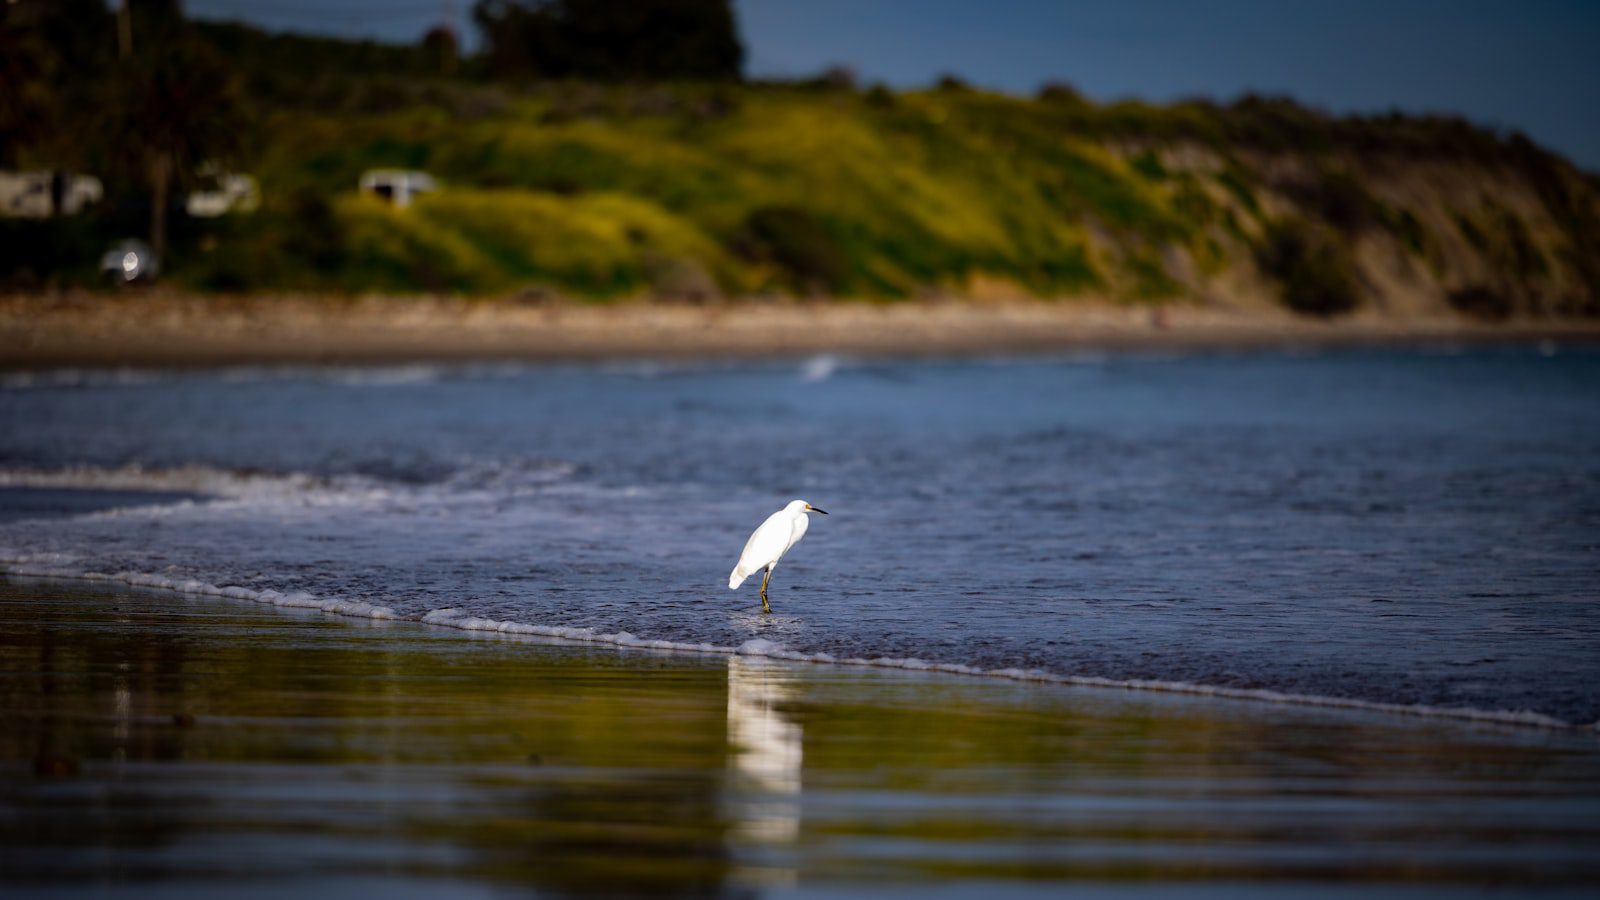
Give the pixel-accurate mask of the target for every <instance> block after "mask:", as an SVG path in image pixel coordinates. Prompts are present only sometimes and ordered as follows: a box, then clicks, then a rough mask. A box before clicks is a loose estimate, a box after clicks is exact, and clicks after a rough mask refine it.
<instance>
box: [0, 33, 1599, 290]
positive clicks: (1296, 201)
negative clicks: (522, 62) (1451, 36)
mask: <svg viewBox="0 0 1600 900" xmlns="http://www.w3.org/2000/svg"><path fill="white" fill-rule="evenodd" d="M199 33H200V34H201V35H202V36H203V38H204V40H205V41H207V42H208V43H209V44H210V45H212V46H214V47H220V48H222V51H223V54H224V55H225V56H226V57H227V59H228V60H230V62H231V64H232V65H233V66H235V67H236V70H237V76H236V77H237V79H238V83H239V89H240V91H241V94H242V96H243V97H244V98H245V102H246V103H247V108H248V110H249V115H248V117H247V119H248V125H244V126H241V129H242V132H241V135H242V137H243V140H241V141H239V142H238V143H239V146H238V147H237V150H236V152H235V153H234V154H233V162H232V165H233V167H234V168H235V169H237V170H239V171H248V172H252V173H253V174H255V175H256V177H257V178H258V179H259V181H260V184H261V187H262V192H263V205H262V207H261V209H260V211H259V212H258V213H256V214H253V215H235V216H230V217H227V218H224V219H221V220H210V221H198V220H197V221H177V222H175V224H174V239H173V246H172V249H171V252H170V254H169V265H168V273H169V277H170V279H171V280H173V281H176V282H177V283H179V284H181V285H184V286H188V287H192V288H196V289H218V290H239V289H249V290H311V291H320V290H329V291H339V292H366V291H384V292H417V291H421V292H455V293H463V294H469V295H477V294H496V295H498V294H508V293H518V292H528V293H529V295H530V296H532V295H539V294H543V293H549V292H553V293H559V294H564V295H569V296H574V297H585V298H595V299H606V298H616V297H623V296H632V295H641V294H652V295H657V296H667V297H685V298H691V299H703V298H708V297H713V296H750V295H757V296H763V295H790V296H830V297H833V296H842V297H862V298H882V299H892V298H902V297H913V296H926V295H952V296H972V295H975V296H989V295H995V294H1017V295H1030V296H1037V297H1046V298H1055V297H1070V296H1081V295H1094V296H1100V297H1107V298H1113V299H1116V300H1121V301H1128V302H1161V301H1172V300H1184V301H1198V302H1209V303H1223V304H1229V303H1232V304H1249V303H1262V302H1273V303H1279V302H1282V303H1287V304H1289V305H1290V306H1291V307H1293V308H1296V309H1299V310H1302V311H1305V312H1309V313H1316V314H1336V313H1341V312H1346V311H1350V310H1353V309H1359V308H1362V307H1375V308H1378V309H1381V310H1386V311H1402V310H1410V309H1421V310H1426V309H1429V308H1434V307H1442V306H1445V305H1454V306H1456V307H1457V308H1459V309H1462V310H1463V311H1466V312H1468V313H1471V314H1473V315H1481V316H1490V317H1499V316H1504V315H1511V314H1531V315H1573V314H1580V315H1592V314H1595V313H1596V312H1597V311H1600V191H1597V189H1596V183H1595V180H1594V179H1593V178H1592V177H1589V176H1587V175H1585V174H1583V173H1581V172H1579V171H1578V170H1576V169H1575V168H1573V167H1572V166H1571V165H1570V164H1568V163H1567V162H1565V161H1564V160H1562V159H1560V158H1559V157H1557V156H1555V155H1553V154H1550V153H1548V152H1545V151H1543V150H1541V149H1540V148H1538V147H1536V146H1534V145H1533V144H1531V143H1530V142H1528V141H1527V140H1526V139H1524V138H1521V137H1517V136H1511V137H1507V136H1503V135H1499V134H1496V133H1493V132H1490V131H1487V130H1484V129H1480V128H1477V127H1474V126H1472V125H1470V124H1468V123H1465V122H1462V121H1459V120H1454V119H1438V118H1407V117H1399V116H1390V117H1380V118H1337V117H1331V116H1328V115H1324V114H1322V113H1319V112H1316V111H1313V110H1308V109H1305V108H1303V107H1300V106H1297V105H1295V104H1294V103H1292V102H1289V101H1281V100H1261V99H1256V98H1249V99H1246V100H1243V101H1240V102H1237V103H1233V104H1230V105H1217V104H1212V103H1208V102H1194V103H1185V104H1178V105H1173V106H1149V105H1144V104H1137V103H1125V104H1117V105H1096V104H1093V103H1091V102H1088V101H1086V100H1084V99H1082V98H1081V97H1079V96H1077V95H1076V94H1075V93H1073V92H1072V91H1070V90H1068V89H1064V88H1054V89H1047V90H1045V91H1042V92H1041V93H1040V95H1039V96H1037V97H1033V98H1021V97H1014V96H1007V95H1001V94H995V93H989V92H984V91H979V90H973V89H970V88H968V87H965V86H963V85H961V84H959V83H955V82H950V83H946V84H944V85H942V86H940V87H936V88H932V89H929V90H923V91H910V92H903V93H896V92H890V91H887V90H884V89H882V88H871V89H861V88H858V87H856V86H854V85H852V84H850V83H849V81H848V80H846V79H840V78H834V79H819V80H818V81H817V82H815V83H804V84H738V83H702V84H672V83H664V84H634V85H601V84H591V83H580V82H559V83H552V82H534V81H528V82H521V83H514V82H511V83H508V82H492V81H489V80H488V79H487V78H485V77H483V76H482V75H481V74H478V73H475V72H474V70H473V68H472V66H471V65H470V61H469V64H468V65H466V66H464V67H463V69H462V71H461V72H460V73H459V74H456V75H454V76H451V77H444V76H427V75H416V74H412V73H414V72H416V70H417V68H418V66H419V61H418V57H417V55H416V53H417V51H415V50H414V49H410V48H389V49H385V48H379V47H377V46H376V45H360V44H345V43H343V42H339V41H332V40H322V39H318V40H310V39H300V38H270V37H267V36H265V35H261V34H260V33H258V32H253V31H251V30H249V29H245V28H241V27H238V26H219V25H210V26H205V27H203V28H201V29H199ZM286 60H288V61H290V64H289V65H285V61H286ZM21 156H22V157H23V160H22V161H23V162H42V161H43V153H42V152H32V151H29V150H26V149H24V151H23V152H22V154H21ZM377 167H395V168H408V169H422V170H425V171H427V172H429V173H431V174H432V175H433V176H435V177H436V178H437V179H439V180H440V182H441V184H442V189H441V190H440V191H438V192H436V193H433V194H430V195H425V196H423V197H422V198H421V199H419V200H418V202H417V203H415V204H414V205H413V206H412V207H411V208H409V209H404V210H401V209H395V208H392V207H390V206H388V205H386V204H384V203H382V202H381V201H378V200H376V199H374V198H371V197H365V196H361V195H359V194H358V192H357V190H356V185H357V180H358V179H359V177H360V175H361V173H362V172H363V171H365V170H367V169H369V168H377ZM135 221H136V220H134V219H131V218H129V217H128V216H127V215H126V214H124V215H123V218H122V220H120V223H119V224H120V225H122V226H123V227H125V228H126V227H133V225H134V222H135ZM6 227H7V228H8V229H13V230H14V229H15V228H16V227H17V226H16V225H15V224H12V223H8V224H7V226H6ZM62 227H65V226H57V229H58V230H60V228H62ZM80 227H88V226H80ZM98 227H102V228H105V227H110V226H107V225H106V224H105V223H104V222H102V223H101V224H100V226H98ZM34 240H35V242H37V240H39V239H38V238H37V237H35V238H34ZM80 243H82V244H83V245H85V246H88V245H91V244H92V242H90V241H80ZM36 258H37V256H36ZM35 274H37V273H35ZM50 277H53V278H55V279H56V280H58V281H59V280H62V279H67V280H71V279H74V278H76V279H82V278H84V277H86V274H85V271H84V270H83V269H82V268H79V269H74V270H71V271H67V270H66V269H63V270H62V271H58V272H56V273H54V274H53V275H51V276H50Z"/></svg>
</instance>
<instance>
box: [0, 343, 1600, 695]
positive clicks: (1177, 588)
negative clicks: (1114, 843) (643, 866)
mask: <svg viewBox="0 0 1600 900" xmlns="http://www.w3.org/2000/svg"><path fill="white" fill-rule="evenodd" d="M3 384H4V385H5V389H4V390H0V426H3V427H0V483H9V484H13V485H25V486H32V487H51V486H98V487H113V488H130V487H144V488H151V489H163V490H173V491H200V492H204V493H209V494H213V495H216V496H217V497H219V499H218V500H215V501H213V502H209V503H183V504H179V505H176V506H161V507H151V506H145V507H140V508H136V509H128V510H124V511H114V512H102V513H98V514H94V515H88V516H79V517H69V518H56V519H52V520H48V521H38V520H30V521H21V522H10V523H6V524H0V566H3V567H5V568H6V569H9V570H10V571H13V572H57V573H62V572H68V573H71V572H78V573H81V572H93V573H100V574H106V575H124V574H127V573H132V574H133V575H138V576H140V578H141V579H142V580H143V581H145V582H147V583H152V584H168V585H174V586H182V585H185V584H188V586H189V587H190V588H191V589H195V590H217V589H229V590H230V591H231V592H232V593H234V594H237V595H240V596H246V595H248V596H257V597H262V596H264V597H265V598H267V599H272V600H278V601H285V602H292V603H303V604H312V605H334V604H337V605H338V608H340V609H343V610H345V611H349V612H355V613H358V614H359V613H365V614H374V613H375V614H378V615H383V614H386V612H392V613H393V614H394V615H397V616H400V617H423V616H430V614H431V618H432V619H433V620H434V621H452V622H454V623H456V624H465V625H471V626H477V627H488V628H501V627H524V626H533V627H539V628H544V629H547V630H552V631H562V632H563V633H566V632H565V631H564V630H565V629H588V630H589V631H587V632H585V633H589V634H593V635H595V636H605V635H611V636H615V635H619V634H621V635H622V638H621V640H623V641H624V642H632V641H667V642H674V643H682V644H687V645H706V646H714V647H718V648H726V649H735V648H740V647H744V648H746V649H747V650H753V651H756V652H772V651H774V650H777V651H779V652H785V651H786V652H791V653H794V654H811V655H814V654H827V655H831V656H833V657H840V658H871V659H876V658H884V659H890V660H901V661H905V660H917V661H923V662H930V663H937V664H947V665H951V666H960V667H971V668H974V669H982V670H994V669H1003V670H1028V671H1031V672H1035V673H1048V674H1053V675H1058V676H1069V677H1089V678H1103V679H1112V680H1146V681H1159V682H1177V683H1184V684H1190V685H1196V686H1200V687H1202V688H1206V687H1214V688H1227V689H1242V690H1266V691H1273V692H1280V693H1286V694H1294V695H1302V696H1307V697H1323V698H1341V699H1350V700H1359V701H1364V702H1373V703H1381V704H1400V705H1425V706H1427V707H1435V708H1452V709H1462V710H1478V711H1482V712H1485V713H1489V714H1494V715H1502V714H1508V713H1516V712H1519V711H1527V712H1531V713H1534V714H1537V716H1539V717H1544V719H1543V720H1550V721H1556V720H1558V721H1560V722H1566V723H1576V724H1584V725H1588V724H1592V723H1595V722H1596V721H1597V720H1600V689H1597V688H1596V685H1597V684H1600V602H1597V596H1596V594H1597V590H1596V585H1597V584H1600V577H1597V576H1600V552H1597V551H1600V415H1597V411H1600V404H1597V403H1596V387H1597V385H1600V352H1597V351H1595V350H1584V349H1575V348H1560V349H1559V351H1558V352H1554V353H1553V354H1552V353H1551V352H1550V348H1548V347H1547V348H1545V349H1544V352H1541V351H1540V350H1537V349H1534V348H1497V349H1479V350H1469V351H1462V352H1454V353H1440V352H1425V351H1416V352H1409V351H1381V352H1380V351H1349V352H1335V353H1324V354H1313V355H1305V354H1289V353H1283V354H1274V353H1259V354H1248V355H1195V356H1180V357H1160V356H1140V355H1111V356H1082V357H1074V358H1068V359H1060V360H1043V361H1039V360H1033V361H968V362H893V363H890V362H883V363H876V362H852V361H848V360H836V359H831V358H818V359H813V360H808V361H804V362H796V363H783V364H771V365H764V366H752V365H735V364H726V365H723V364H718V365H703V366H682V365H644V364H632V365H616V366H563V367H519V366H502V365H494V366H476V367H460V368H450V367H433V366H408V367H397V368H388V369H345V368H326V369H318V368H289V369H272V368H268V369H235V370H224V371H221V372H210V373H188V374H173V373H151V372H131V373H115V372H112V373H97V372H58V373H32V374H28V375H22V376H18V375H13V376H8V378H7V380H6V381H5V382H3ZM794 497H803V498H805V499H807V500H810V501H811V502H813V503H815V504H816V505H818V506H820V507H822V508H825V509H828V510H829V511H830V512H831V513H833V515H831V516H829V517H827V518H822V519H818V520H816V521H815V522H814V523H813V527H812V528H811V531H810V533H809V534H808V535H807V537H806V539H805V541H804V542H803V543H802V544H800V545H799V546H798V547H797V548H796V550H795V551H794V552H793V553H792V554H791V555H790V557H788V558H786V559H785V560H784V562H783V563H782V565H780V567H779V568H778V571H777V573H776V575H775V576H774V578H773V591H772V596H773V605H774V608H775V611H776V612H775V614H774V615H772V616H770V617H764V616H762V615H760V614H759V608H760V607H759V603H758V601H757V598H756V592H755V588H756V585H755V584H753V583H752V584H747V585H746V587H745V588H744V589H743V590H741V591H740V592H738V593H730V592H729V591H728V590H727V589H726V579H727V573H728V570H729V569H730V568H732V565H733V562H734V560H735V558H736V557H737V554H738V551H739V549H740V547H741V546H742V545H743V542H744V539H745V537H746V536H747V535H748V534H749V531H750V529H752V528H753V527H754V526H755V525H756V524H757V523H759V522H760V521H761V519H762V518H763V517H764V516H765V515H766V514H768V513H769V512H771V511H772V510H774V509H776V508H778V507H779V506H781V505H782V504H783V503H784V502H786V501H787V500H789V499H792V498H794ZM128 577H132V575H129V576H128ZM135 580H140V579H135ZM440 610H444V611H443V612H440ZM507 623H510V625H509V626H508V625H507ZM913 664H916V663H913ZM1530 718H1532V717H1530Z"/></svg>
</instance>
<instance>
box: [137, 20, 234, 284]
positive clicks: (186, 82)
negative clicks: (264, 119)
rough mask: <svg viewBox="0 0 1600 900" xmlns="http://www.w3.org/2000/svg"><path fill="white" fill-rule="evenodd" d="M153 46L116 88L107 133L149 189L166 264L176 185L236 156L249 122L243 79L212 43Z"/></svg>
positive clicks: (177, 40)
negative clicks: (210, 163)
mask: <svg viewBox="0 0 1600 900" xmlns="http://www.w3.org/2000/svg"><path fill="white" fill-rule="evenodd" d="M151 43H152V44H153V46H147V47H146V48H144V49H141V50H140V51H139V52H138V53H137V54H136V55H135V58H134V59H133V60H132V61H130V62H129V63H127V64H126V66H125V67H124V68H123V69H122V70H121V72H120V74H119V77H118V78H117V80H116V82H115V83H114V84H113V85H112V87H111V89H110V101H109V104H108V107H107V109H108V122H107V129H106V133H107V136H108V137H109V138H110V139H111V140H112V141H113V142H114V143H115V146H118V147H120V148H122V151H123V153H122V156H123V162H124V164H125V166H126V167H127V168H128V169H129V170H130V174H132V175H134V176H135V177H138V178H140V179H142V180H144V181H145V182H146V184H147V185H148V186H149V188H150V246H151V249H152V250H154V251H155V254H156V257H157V258H158V259H159V258H161V257H162V255H163V254H164V253H165V251H166V244H167V207H168V205H169V204H170V203H171V198H172V191H173V188H174V186H175V185H177V184H181V183H183V182H184V181H187V180H188V179H189V178H191V177H192V176H193V175H194V172H195V170H196V169H197V168H198V167H199V166H200V165H201V164H203V163H205V162H208V161H225V160H227V159H229V158H230V157H232V156H233V155H234V154H235V153H237V152H238V151H239V149H240V148H241V147H242V145H243V142H244V132H245V129H246V127H247V125H248V122H247V121H246V118H245V116H244V113H243V105H242V101H241V98H240V91H239V87H238V78H237V77H236V75H235V74H234V72H233V71H232V70H231V68H230V67H229V66H228V64H227V61H226V60H225V59H223V57H222V56H221V55H220V54H218V53H217V52H216V51H215V50H213V49H212V48H211V47H210V46H209V45H207V44H205V43H202V42H200V41H198V40H196V39H194V38H193V37H192V36H190V35H187V34H186V33H184V32H181V31H174V32H169V33H167V34H166V35H165V36H163V38H162V39H161V40H160V41H159V42H151Z"/></svg>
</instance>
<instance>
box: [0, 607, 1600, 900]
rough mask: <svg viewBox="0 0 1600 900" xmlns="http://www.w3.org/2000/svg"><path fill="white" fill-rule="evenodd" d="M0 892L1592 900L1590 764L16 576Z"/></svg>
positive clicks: (1211, 713)
mask: <svg viewBox="0 0 1600 900" xmlns="http://www.w3.org/2000/svg"><path fill="white" fill-rule="evenodd" d="M0 698H3V701H4V702H0V892H4V893H5V895H6V896H8V897H9V896H22V895H27V894H29V893H30V892H33V891H41V892H42V891H49V892H50V893H52V894H55V895H59V894H62V893H84V894H95V895H103V894H104V892H106V891H108V890H115V891H116V892H117V894H118V895H119V896H124V895H141V896H153V897H174V896H184V897H186V896H196V897H200V896H221V895H226V896H241V895H243V896H251V895H259V896H283V895H284V894H285V893H289V892H299V893H302V894H305V895H308V896H332V895H339V896H352V895H358V894H359V895H362V896H365V895H367V894H372V895H377V896H386V897H411V896H434V895H437V896H450V897H461V896H471V897H476V896H488V895H495V896H503V895H504V894H505V893H506V892H508V891H510V892H514V893H516V894H519V895H522V894H531V895H533V896H578V895H596V896H619V895H629V896H635V895H651V896H662V895H667V896H736V897H751V896H770V897H785V896H791V895H811V894H825V895H827V896H830V897H831V896H860V895H871V896H875V897H882V896H888V897H893V896H900V895H907V896H909V895H912V893H913V892H915V896H919V897H923V896H930V895H932V896H951V897H956V896H974V895H981V896H1062V895H1063V894H1064V893H1070V894H1071V895H1072V896H1118V897H1121V896H1184V897H1191V896H1215V897H1251V896H1305V895H1307V893H1308V892H1309V895H1311V896H1318V895H1319V891H1318V890H1316V889H1317V888H1319V887H1320V888H1321V891H1320V893H1335V894H1343V895H1348V893H1349V892H1351V891H1355V890H1359V891H1360V892H1361V895H1362V896H1371V897H1386V896H1403V897H1419V896H1439V897H1447V896H1448V897H1457V896H1483V895H1490V896H1499V895H1502V894H1515V895H1529V894H1537V895H1541V896H1545V895H1551V896H1553V895H1567V896H1587V894H1584V893H1583V892H1584V891H1586V890H1587V891H1592V889H1593V886H1594V885H1595V884H1596V883H1597V882H1600V853H1597V852H1596V851H1597V849H1600V745H1597V744H1596V741H1595V739H1594V737H1593V736H1592V735H1587V734H1582V733H1577V732H1543V731H1536V730H1530V729H1522V728H1508V727H1501V726H1486V725H1483V724H1474V723H1457V722H1448V721H1439V720H1432V721H1429V720H1419V719H1408V718H1399V717H1393V716H1388V715H1382V714H1375V713H1368V712H1358V711H1339V710H1325V709H1316V708H1309V707H1285V706H1282V705H1275V704H1261V703H1251V702H1240V701H1227V700H1216V699H1207V698H1196V697H1179V696H1173V695H1165V694H1159V693H1152V692H1133V691H1123V690H1105V689H1092V688H1081V687H1068V686H1061V685H1039V684H1020V683H1015V682H1008V681H1003V680H999V679H987V678H963V677H950V676H937V675H930V674H927V673H917V672H906V671H887V670H871V669H865V670H864V669H859V668H851V667H830V666H814V665H803V664H794V663H787V662H782V661H772V660H763V659H748V658H744V657H739V656H734V657H715V656H708V655H704V654H670V655H669V654H659V653H647V652H637V651H620V650H617V649H615V648H596V647H574V646H555V645H551V644H549V643H541V642H538V641H536V640H534V639H528V638H507V637H503V636H498V635H477V636H474V635H473V634H472V633H470V632H463V631H460V630H455V629H446V628H433V627H429V626H425V625H419V624H415V623H409V622H393V621H373V620H362V619H348V618H344V619H341V618H335V617H329V616H324V615H322V614H320V613H314V612H304V611H293V610H290V611H278V610H270V609H266V608H263V607H260V606H256V605H252V604H248V603H241V602H234V601H227V600H221V599H215V598H184V597H178V596H174V595H171V594H161V593H157V594H147V593H140V592H134V591H129V590H127V589H123V590H121V591H109V590H106V589H96V588H87V587H82V586H71V585H66V586H64V585H62V584H60V583H58V582H57V583H39V582H32V583H27V582H17V581H7V580H4V579H0Z"/></svg>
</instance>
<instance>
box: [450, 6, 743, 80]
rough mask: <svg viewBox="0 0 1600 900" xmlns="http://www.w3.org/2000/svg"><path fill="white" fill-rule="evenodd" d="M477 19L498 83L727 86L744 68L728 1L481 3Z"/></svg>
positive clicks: (476, 7) (474, 17) (489, 62)
mask: <svg viewBox="0 0 1600 900" xmlns="http://www.w3.org/2000/svg"><path fill="white" fill-rule="evenodd" d="M472 15H473V19H474V20H476V21H477V23H478V26H479V27H480V28H481V29H482V30H483V35H484V40H485V44H486V55H487V62H488V66H489V70H490V72H491V73H493V74H494V75H496V76H499V77H531V78H582V79H592V80H597V81H645V80H697V81H700V80H703V81H727V80H737V79H738V78H739V77H740V73H741V70H742V68H743V64H744V47H743V46H742V45H741V44H740V43H739V35H738V30H737V27H736V25H735V23H734V18H733V10H732V9H731V8H730V6H729V3H728V0H478V3H477V4H476V5H475V6H474V7H473V10H472Z"/></svg>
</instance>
